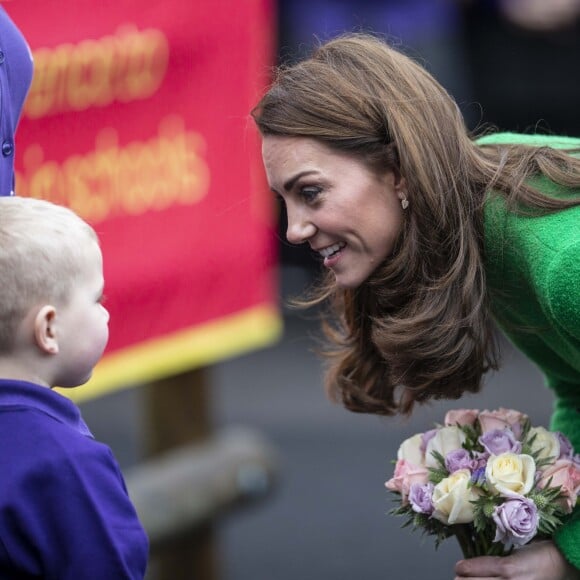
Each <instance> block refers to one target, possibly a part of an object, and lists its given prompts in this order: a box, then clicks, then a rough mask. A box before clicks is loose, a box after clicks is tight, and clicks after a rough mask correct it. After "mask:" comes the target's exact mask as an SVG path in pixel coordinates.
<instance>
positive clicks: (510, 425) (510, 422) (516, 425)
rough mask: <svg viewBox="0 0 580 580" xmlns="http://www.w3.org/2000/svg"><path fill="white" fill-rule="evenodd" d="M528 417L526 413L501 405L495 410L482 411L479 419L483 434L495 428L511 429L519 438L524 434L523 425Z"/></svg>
mask: <svg viewBox="0 0 580 580" xmlns="http://www.w3.org/2000/svg"><path fill="white" fill-rule="evenodd" d="M527 418H528V416H527V415H524V413H520V412H519V411H514V410H513V409H504V408H503V407H500V408H499V409H496V410H495V411H488V410H487V409H486V410H485V411H482V412H481V413H480V414H479V417H478V420H479V425H480V426H481V432H482V434H483V433H487V432H488V431H493V430H494V429H511V430H512V431H513V433H514V435H515V436H516V437H517V438H518V439H519V438H520V437H521V436H522V427H523V424H524V421H525V420H526V419H527Z"/></svg>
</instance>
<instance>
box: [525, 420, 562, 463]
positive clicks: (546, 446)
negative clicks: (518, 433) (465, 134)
mask: <svg viewBox="0 0 580 580" xmlns="http://www.w3.org/2000/svg"><path fill="white" fill-rule="evenodd" d="M534 435H535V436H536V437H535V439H534V441H533V443H532V445H531V451H532V453H534V454H536V453H537V457H538V459H548V457H552V458H555V459H558V457H560V441H558V438H557V437H556V435H555V434H554V433H551V432H550V431H548V430H547V429H545V428H544V427H532V428H531V429H530V431H529V434H528V439H530V438H531V437H533V436H534Z"/></svg>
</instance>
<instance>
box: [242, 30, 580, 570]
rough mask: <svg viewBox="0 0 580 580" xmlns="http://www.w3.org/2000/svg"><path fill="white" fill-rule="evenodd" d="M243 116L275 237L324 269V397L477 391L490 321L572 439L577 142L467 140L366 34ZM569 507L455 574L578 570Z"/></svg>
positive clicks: (579, 258) (490, 363) (578, 312)
mask: <svg viewBox="0 0 580 580" xmlns="http://www.w3.org/2000/svg"><path fill="white" fill-rule="evenodd" d="M252 115H253V117H254V119H255V121H256V123H257V125H258V128H259V130H260V133H261V135H262V138H263V149H262V152H263V160H264V165H265V168H266V173H267V177H268V181H269V183H270V186H271V188H272V190H273V191H274V192H275V193H276V194H278V195H279V196H280V197H281V198H282V200H283V202H284V204H285V206H286V211H287V216H288V230H287V238H288V241H289V242H291V243H295V244H300V243H308V244H309V245H310V247H311V248H312V250H313V251H314V252H316V253H318V254H319V255H320V256H321V257H322V259H323V262H324V266H325V267H326V268H327V274H326V277H325V279H324V280H323V282H322V284H321V285H320V287H319V288H318V289H317V290H316V292H314V293H313V294H312V295H311V296H310V297H309V299H307V300H305V301H304V304H305V305H315V304H321V303H325V304H327V305H329V306H330V308H329V310H328V316H327V317H326V320H325V323H324V328H325V331H326V335H327V337H328V339H329V340H328V349H327V352H326V353H325V354H326V356H327V360H328V368H327V373H326V386H327V390H328V391H329V393H330V395H331V396H332V397H333V398H336V399H339V400H340V401H342V403H343V404H344V405H345V406H346V407H347V408H348V409H350V410H352V411H356V412H364V413H376V414H382V415H393V414H396V413H403V414H409V413H411V411H412V410H413V407H414V405H415V404H416V403H423V402H426V401H429V400H431V399H442V398H449V399H456V398H459V397H460V396H461V395H462V394H463V393H465V392H477V391H478V390H479V389H480V387H481V383H482V376H483V374H484V373H485V372H486V371H487V370H488V369H491V368H497V367H498V357H497V350H496V344H495V341H494V332H493V322H495V323H497V324H498V325H499V326H500V328H501V329H502V330H503V332H504V333H505V334H506V335H507V336H508V337H509V338H510V340H511V341H512V342H513V343H514V344H515V345H516V346H517V347H518V348H519V349H521V350H522V352H524V354H526V355H527V356H528V357H529V358H530V359H531V360H532V361H534V362H535V363H536V364H537V365H538V366H539V367H540V369H541V370H542V371H543V372H544V374H545V376H546V379H547V383H548V385H549V386H550V387H551V388H552V389H553V390H554V392H555V394H556V410H555V413H554V417H553V423H552V428H553V429H555V430H559V431H562V432H563V433H565V434H566V435H567V436H568V437H569V438H570V439H571V441H572V443H573V445H574V447H575V448H576V449H577V450H580V160H579V159H578V156H577V155H578V154H579V153H580V139H572V138H566V137H549V136H541V135H517V134H507V133H506V134H489V135H486V136H484V137H481V138H479V139H477V140H475V139H474V138H472V137H471V136H470V135H469V134H468V132H467V130H466V127H465V124H464V121H463V118H462V116H461V113H460V111H459V109H458V107H457V105H456V103H455V102H454V101H453V99H452V98H451V97H450V96H449V95H448V94H447V93H446V91H445V90H444V89H443V88H442V87H441V86H440V85H439V84H438V83H437V81H436V80H435V79H434V78H433V77H432V76H431V75H429V73H427V72H426V71H425V70H424V69H423V68H422V67H421V66H419V65H418V64H416V63H415V62H414V61H412V60H411V59H410V58H408V57H406V56H405V55H403V54H402V53H401V52H399V51H397V50H394V49H393V48H391V47H389V45H388V44H387V43H385V42H383V41H382V40H381V39H379V38H376V37H374V36H370V35H362V34H354V35H346V36H343V37H340V38H336V39H334V40H331V41H329V42H327V43H326V44H324V45H322V46H320V47H319V48H318V49H317V50H316V51H315V53H314V54H313V56H312V57H310V58H308V59H306V60H304V61H302V62H300V63H297V64H295V65H292V66H289V67H281V68H280V69H279V70H278V72H277V75H276V78H275V80H274V82H273V84H272V86H271V87H270V89H269V90H268V91H267V93H266V94H265V95H264V96H263V98H262V99H261V100H260V102H259V103H258V105H257V107H256V108H255V109H254V111H253V112H252ZM579 516H580V514H576V517H575V518H573V519H572V521H571V522H569V523H568V524H567V525H566V526H564V527H563V528H562V530H561V532H560V533H559V534H558V535H557V536H556V538H555V543H554V542H552V541H547V542H538V543H536V544H534V545H533V546H530V547H526V548H523V549H521V550H519V551H518V552H516V553H514V554H513V555H512V556H509V557H506V558H489V557H485V558H476V559H473V560H469V561H461V562H459V563H458V564H457V566H456V573H457V575H458V576H457V577H458V578H467V577H469V578H510V579H516V578H517V579H524V578H525V579H526V580H530V579H534V578H536V579H541V578H544V579H545V578H550V579H552V580H557V579H564V578H580V547H579V546H580V517H579Z"/></svg>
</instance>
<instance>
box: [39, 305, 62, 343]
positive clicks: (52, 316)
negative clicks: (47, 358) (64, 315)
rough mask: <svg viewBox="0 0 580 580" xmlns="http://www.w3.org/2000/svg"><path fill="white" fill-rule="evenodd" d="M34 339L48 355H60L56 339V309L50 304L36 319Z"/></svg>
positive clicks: (40, 311)
mask: <svg viewBox="0 0 580 580" xmlns="http://www.w3.org/2000/svg"><path fill="white" fill-rule="evenodd" d="M34 339H35V341H36V345H37V346H38V348H39V349H40V350H41V351H42V352H45V353H47V354H57V353H58V340H57V337H56V308H55V307H54V306H51V305H50V304H46V305H45V306H43V307H42V308H41V309H40V310H39V311H38V312H37V314H36V317H35V318H34Z"/></svg>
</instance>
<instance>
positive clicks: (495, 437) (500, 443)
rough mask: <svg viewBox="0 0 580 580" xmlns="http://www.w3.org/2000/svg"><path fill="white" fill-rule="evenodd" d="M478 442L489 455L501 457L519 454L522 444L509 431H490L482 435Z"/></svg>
mask: <svg viewBox="0 0 580 580" xmlns="http://www.w3.org/2000/svg"><path fill="white" fill-rule="evenodd" d="M479 442H480V443H481V444H482V445H483V448H484V449H485V450H486V451H487V452H488V453H491V455H501V454H502V453H521V451H522V444H521V442H520V441H518V440H517V439H516V436H515V435H514V433H513V431H512V430H511V429H492V430H491V431H488V432H487V433H484V434H483V435H482V436H481V437H480V438H479Z"/></svg>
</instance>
